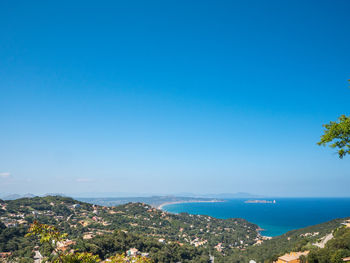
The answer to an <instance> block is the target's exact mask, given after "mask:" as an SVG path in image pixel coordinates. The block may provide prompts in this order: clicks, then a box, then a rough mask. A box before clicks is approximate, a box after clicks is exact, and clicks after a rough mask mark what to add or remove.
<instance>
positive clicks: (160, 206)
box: [157, 200, 225, 210]
mask: <svg viewBox="0 0 350 263" xmlns="http://www.w3.org/2000/svg"><path fill="white" fill-rule="evenodd" d="M219 202H225V200H190V201H174V202H166V203H162V204H160V205H159V206H157V209H160V210H163V207H164V206H166V205H174V204H182V203H219Z"/></svg>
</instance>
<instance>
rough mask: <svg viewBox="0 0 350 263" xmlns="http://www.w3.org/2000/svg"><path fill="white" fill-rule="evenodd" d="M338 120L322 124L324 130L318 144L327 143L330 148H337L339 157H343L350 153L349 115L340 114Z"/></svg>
mask: <svg viewBox="0 0 350 263" xmlns="http://www.w3.org/2000/svg"><path fill="white" fill-rule="evenodd" d="M338 120H339V122H333V121H331V122H330V123H329V124H324V125H323V127H325V131H324V135H322V137H321V140H320V141H319V142H318V145H324V146H325V145H327V144H329V146H330V147H331V148H338V149H339V150H338V155H339V158H343V157H344V156H345V155H347V154H349V153H350V116H345V115H342V116H340V117H339V119H338Z"/></svg>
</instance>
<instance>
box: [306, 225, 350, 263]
mask: <svg viewBox="0 0 350 263" xmlns="http://www.w3.org/2000/svg"><path fill="white" fill-rule="evenodd" d="M349 256H350V228H345V227H341V228H339V229H337V230H336V231H334V238H333V239H331V240H330V241H328V242H327V244H326V246H325V248H319V249H312V250H311V251H310V254H309V255H308V257H307V260H308V262H309V263H342V262H343V260H342V258H344V257H349Z"/></svg>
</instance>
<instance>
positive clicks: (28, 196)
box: [2, 193, 36, 200]
mask: <svg viewBox="0 0 350 263" xmlns="http://www.w3.org/2000/svg"><path fill="white" fill-rule="evenodd" d="M35 196H36V195H33V194H29V193H28V194H24V195H19V194H10V195H5V196H3V197H2V199H3V200H16V199H19V198H32V197H35Z"/></svg>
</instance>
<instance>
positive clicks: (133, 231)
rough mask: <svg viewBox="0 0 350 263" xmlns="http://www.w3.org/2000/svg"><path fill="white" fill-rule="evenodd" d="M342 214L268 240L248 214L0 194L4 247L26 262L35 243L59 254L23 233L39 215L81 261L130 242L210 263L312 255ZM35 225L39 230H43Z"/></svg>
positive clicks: (157, 254) (162, 256) (162, 255)
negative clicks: (6, 198) (232, 215)
mask: <svg viewBox="0 0 350 263" xmlns="http://www.w3.org/2000/svg"><path fill="white" fill-rule="evenodd" d="M344 220H345V219H336V220H332V221H330V222H327V223H323V224H320V225H315V226H311V227H307V228H303V229H298V230H293V231H290V232H288V233H286V234H284V235H282V236H279V237H275V238H272V239H271V240H267V239H266V238H264V237H262V236H261V235H259V233H258V226H256V225H255V224H251V223H249V222H247V221H246V220H244V219H235V218H232V219H225V220H223V219H217V218H213V217H210V216H205V215H190V214H186V213H181V214H178V215H175V214H170V213H166V212H164V211H161V210H158V209H155V208H153V207H151V206H150V205H147V204H143V203H128V204H125V205H120V206H116V207H106V206H98V205H92V204H88V203H84V202H79V201H76V200H74V199H72V198H67V197H58V196H48V197H35V198H23V199H17V200H11V201H6V202H5V201H0V221H1V222H2V223H0V252H12V255H11V257H10V258H12V259H15V260H16V262H22V263H27V262H28V263H29V262H33V257H34V252H33V251H40V253H41V255H43V256H45V257H47V258H49V259H50V260H52V261H54V260H58V259H57V257H56V258H55V257H53V254H52V252H55V248H54V247H52V246H51V245H50V244H48V243H51V244H52V240H51V242H48V243H47V242H42V243H43V244H41V245H40V248H39V250H38V248H37V247H36V246H37V245H39V243H38V242H37V241H36V239H35V238H34V237H33V236H29V237H25V235H26V233H27V232H28V230H29V225H30V224H33V223H34V222H36V221H38V222H40V223H41V224H42V225H41V228H43V226H44V225H51V226H52V229H51V228H48V229H46V230H47V231H49V230H50V229H51V230H52V231H53V232H55V231H57V232H58V231H59V232H62V233H66V235H65V236H61V237H60V236H56V237H55V238H56V239H59V238H62V239H65V240H66V241H67V242H68V243H67V244H66V245H65V246H64V248H65V249H66V250H64V251H70V250H71V249H74V254H71V253H68V252H67V253H68V254H67V253H66V252H65V254H64V255H66V254H67V255H66V256H67V258H70V260H73V259H74V260H73V261H72V262H81V261H79V257H80V258H83V257H84V255H90V254H91V255H96V256H98V257H99V258H100V259H101V260H105V259H107V258H111V257H115V256H116V255H119V256H118V257H119V258H121V257H122V255H123V253H126V252H127V251H130V249H134V250H136V251H138V253H139V254H142V255H147V256H148V257H149V259H150V260H152V261H153V262H154V263H160V262H183V263H190V262H193V263H194V262H200V263H205V262H206V263H209V262H211V258H210V256H214V257H215V263H225V262H249V260H251V259H254V260H255V261H257V262H272V260H274V259H276V258H277V257H278V256H280V255H282V254H284V253H287V252H290V251H302V250H311V251H312V253H311V254H310V255H311V256H313V257H316V256H315V255H317V257H318V256H319V254H322V253H326V252H323V250H322V249H315V246H314V244H315V243H317V242H319V241H320V240H321V239H322V238H323V237H325V236H326V235H328V234H330V233H332V231H333V230H334V229H337V228H339V226H341V224H342V223H343V222H344ZM51 230H50V231H51ZM38 231H39V230H38ZM32 232H33V229H32ZM33 233H35V236H38V235H39V237H40V235H41V232H35V231H34V232H33ZM338 233H340V232H338ZM51 234H53V233H51ZM339 235H340V234H339ZM40 238H41V237H40ZM42 241H45V240H42ZM55 242H56V241H55ZM341 249H344V248H341ZM331 250H333V248H331ZM343 252H344V251H343V250H339V251H338V252H337V253H338V254H337V255H338V256H339V255H343V254H346V253H343ZM55 253H56V255H57V254H58V253H57V251H56V252H55ZM55 253H54V254H55ZM88 253H90V254H88ZM329 255H330V254H329ZM327 256H328V254H327ZM338 256H337V257H338ZM330 257H336V255H333V254H332V255H330ZM116 262H117V261H116ZM314 262H318V261H314ZM319 262H322V261H319Z"/></svg>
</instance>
